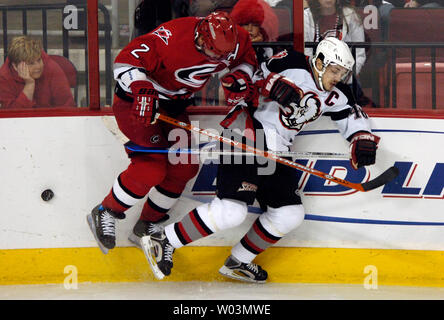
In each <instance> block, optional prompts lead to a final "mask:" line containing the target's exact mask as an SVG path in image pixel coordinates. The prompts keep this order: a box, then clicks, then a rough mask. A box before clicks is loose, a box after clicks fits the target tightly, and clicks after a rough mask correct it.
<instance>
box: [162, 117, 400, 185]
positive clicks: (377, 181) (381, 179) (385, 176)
mask: <svg viewBox="0 0 444 320" xmlns="http://www.w3.org/2000/svg"><path fill="white" fill-rule="evenodd" d="M156 118H157V119H159V120H162V121H164V122H166V123H169V124H172V125H175V126H177V127H180V128H184V129H186V130H189V131H191V132H197V133H200V134H203V135H206V136H208V137H210V138H213V139H216V140H219V141H220V142H223V143H225V144H228V145H231V146H235V147H236V148H239V149H242V150H244V151H247V152H252V153H254V154H255V155H257V156H261V157H264V158H267V159H271V160H273V161H276V162H279V163H281V164H283V165H286V166H289V167H292V168H295V169H298V170H301V171H304V172H307V173H309V174H313V175H315V176H318V177H320V178H322V179H325V180H328V181H332V182H334V183H337V184H340V185H343V186H345V187H347V188H350V189H354V190H358V191H370V190H373V189H376V188H378V187H380V186H382V185H384V184H386V183H388V182H390V181H392V180H393V179H395V178H396V176H397V175H398V174H399V169H398V168H397V167H394V166H393V167H390V168H389V169H387V170H386V171H384V172H383V173H382V174H380V175H379V176H377V177H376V178H374V179H373V180H370V181H367V182H365V183H355V182H350V181H347V180H343V179H340V178H336V177H335V176H332V175H329V174H327V173H324V172H322V171H318V170H316V169H313V168H309V167H306V166H303V165H301V164H299V163H296V162H293V161H290V160H287V159H284V158H281V157H279V156H277V155H275V154H273V153H271V152H268V151H263V150H260V149H256V148H254V147H252V146H249V145H246V144H243V143H241V142H238V141H234V140H231V139H228V138H226V137H222V136H220V135H217V134H214V133H212V132H210V131H208V130H204V129H200V128H198V127H195V126H193V125H191V124H189V123H186V122H182V121H179V120H176V119H173V118H170V117H168V116H165V115H163V114H160V113H158V114H156Z"/></svg>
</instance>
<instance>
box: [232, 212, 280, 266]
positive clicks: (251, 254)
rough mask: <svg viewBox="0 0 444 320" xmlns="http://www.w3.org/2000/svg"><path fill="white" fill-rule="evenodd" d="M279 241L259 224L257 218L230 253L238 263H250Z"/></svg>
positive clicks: (259, 221)
mask: <svg viewBox="0 0 444 320" xmlns="http://www.w3.org/2000/svg"><path fill="white" fill-rule="evenodd" d="M280 239H281V237H277V236H275V235H273V234H272V233H271V232H270V231H269V230H267V229H266V228H265V227H264V225H263V224H262V223H261V219H260V218H258V219H256V221H255V222H254V224H253V225H252V227H251V228H250V230H249V231H248V232H247V234H246V235H245V236H244V237H243V238H242V239H241V241H240V242H238V243H237V244H236V245H235V246H234V247H233V249H232V250H231V253H232V255H233V256H235V257H236V258H237V259H238V260H239V261H241V262H244V263H250V262H251V261H253V260H254V258H256V256H257V255H258V254H259V253H261V252H263V251H264V250H266V249H267V248H268V247H270V246H272V245H273V244H275V243H276V242H278V241H279V240H280Z"/></svg>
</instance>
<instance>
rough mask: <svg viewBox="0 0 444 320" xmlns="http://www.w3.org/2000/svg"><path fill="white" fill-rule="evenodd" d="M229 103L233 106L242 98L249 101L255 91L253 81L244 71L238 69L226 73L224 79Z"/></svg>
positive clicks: (226, 98) (225, 92)
mask: <svg viewBox="0 0 444 320" xmlns="http://www.w3.org/2000/svg"><path fill="white" fill-rule="evenodd" d="M221 82H222V88H223V89H224V94H225V100H226V101H227V105H228V106H230V107H232V106H235V105H237V104H238V103H239V102H241V101H242V100H244V101H249V100H250V99H251V96H252V94H253V91H254V86H253V82H252V81H251V78H250V76H249V75H248V74H247V73H245V72H244V71H241V70H237V71H235V72H233V73H229V74H227V75H225V76H224V77H223V78H222V79H221Z"/></svg>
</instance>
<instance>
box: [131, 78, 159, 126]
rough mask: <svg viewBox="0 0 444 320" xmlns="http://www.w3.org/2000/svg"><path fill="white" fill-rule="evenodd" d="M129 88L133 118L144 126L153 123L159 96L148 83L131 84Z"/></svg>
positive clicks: (141, 81) (140, 81) (157, 109)
mask: <svg viewBox="0 0 444 320" xmlns="http://www.w3.org/2000/svg"><path fill="white" fill-rule="evenodd" d="M130 88H131V91H132V92H133V96H134V102H133V107H132V113H133V116H134V118H135V119H136V120H137V121H139V122H141V123H142V124H143V125H145V126H148V125H150V124H153V123H155V122H156V114H157V112H158V111H159V95H158V93H157V91H156V90H155V89H154V87H153V85H152V84H151V83H150V82H148V81H143V80H139V81H134V82H133V83H131V85H130Z"/></svg>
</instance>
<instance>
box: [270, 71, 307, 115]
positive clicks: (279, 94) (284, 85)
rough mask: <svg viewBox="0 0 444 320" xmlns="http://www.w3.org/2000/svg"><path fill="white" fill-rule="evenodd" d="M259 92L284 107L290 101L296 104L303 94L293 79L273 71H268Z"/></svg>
mask: <svg viewBox="0 0 444 320" xmlns="http://www.w3.org/2000/svg"><path fill="white" fill-rule="evenodd" d="M261 93H262V95H263V96H264V97H266V98H270V99H271V100H274V101H276V102H277V103H279V104H280V105H281V106H284V107H285V106H287V105H289V104H291V103H294V104H296V105H297V104H298V103H299V101H300V100H301V97H302V96H303V95H304V92H303V91H302V89H301V88H299V87H298V86H297V85H296V84H294V82H293V81H291V80H290V79H288V78H286V77H284V76H282V75H280V74H279V73H275V72H272V73H270V74H269V75H268V77H267V79H265V81H264V84H263V86H262V92H261Z"/></svg>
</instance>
